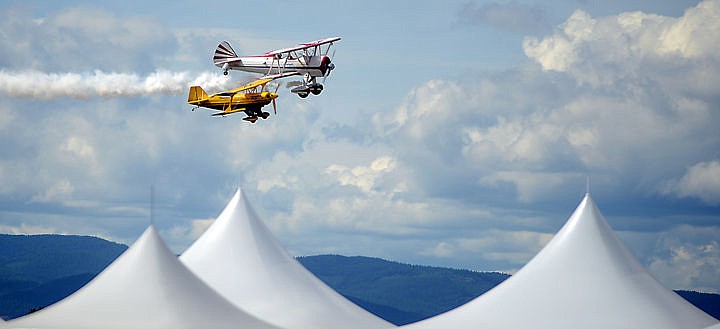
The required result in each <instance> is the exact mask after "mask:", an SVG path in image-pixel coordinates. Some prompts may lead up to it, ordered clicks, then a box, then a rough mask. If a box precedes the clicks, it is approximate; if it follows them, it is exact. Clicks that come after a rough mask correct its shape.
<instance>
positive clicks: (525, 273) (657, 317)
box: [407, 194, 717, 329]
mask: <svg viewBox="0 0 720 329" xmlns="http://www.w3.org/2000/svg"><path fill="white" fill-rule="evenodd" d="M715 323H717V320H715V319H714V318H712V317H710V316H709V315H707V314H705V313H704V312H702V311H700V310H698V309H697V308H695V307H694V306H692V305H691V304H689V303H688V302H686V301H685V300H684V299H683V298H681V297H680V296H678V295H677V294H675V293H674V292H673V291H671V290H668V289H666V288H664V287H663V286H662V285H661V284H660V283H658V282H657V281H656V280H655V279H654V278H653V277H652V276H651V275H650V274H648V273H647V271H645V269H644V268H643V266H642V265H641V264H640V263H639V262H638V261H637V260H636V259H635V258H634V257H633V256H632V255H631V254H630V252H629V251H628V250H627V249H626V248H625V247H624V246H623V244H622V243H621V242H620V241H619V240H618V239H617V237H616V236H615V234H614V233H613V231H612V229H611V228H610V227H609V226H608V224H607V222H606V221H605V219H604V218H603V216H602V214H601V213H600V211H599V210H598V208H597V207H596V206H595V203H594V202H593V200H592V199H591V198H590V195H589V194H588V195H586V196H585V198H584V199H583V200H582V202H581V203H580V205H579V206H578V207H577V209H576V210H575V212H574V213H573V214H572V216H571V217H570V219H569V220H568V221H567V223H566V224H565V225H564V226H563V228H562V229H561V230H560V231H559V232H558V233H557V234H556V235H555V237H554V238H553V239H552V240H551V241H550V242H549V243H548V245H547V246H545V248H543V250H542V251H540V253H538V254H537V256H535V258H533V259H532V260H531V261H530V262H529V263H528V264H527V265H525V266H524V267H523V268H522V269H520V271H518V272H517V273H516V274H515V275H513V276H512V277H510V278H509V279H507V280H506V281H505V282H503V283H501V284H500V285H498V286H497V287H495V288H494V289H492V290H490V291H488V292H487V293H486V294H484V295H482V296H480V297H478V298H476V299H474V300H472V301H470V302H468V303H467V304H465V305H462V306H460V307H458V308H456V309H454V310H451V311H449V312H446V313H444V314H440V315H438V316H435V317H433V318H430V319H427V320H424V321H421V322H417V323H414V324H410V325H408V326H407V327H408V329H426V328H435V329H463V328H468V329H469V328H495V329H500V328H522V329H532V328H552V329H564V328H568V329H569V328H603V329H613V328H628V329H636V328H654V329H660V328H677V329H701V328H705V327H707V326H710V325H713V324H715Z"/></svg>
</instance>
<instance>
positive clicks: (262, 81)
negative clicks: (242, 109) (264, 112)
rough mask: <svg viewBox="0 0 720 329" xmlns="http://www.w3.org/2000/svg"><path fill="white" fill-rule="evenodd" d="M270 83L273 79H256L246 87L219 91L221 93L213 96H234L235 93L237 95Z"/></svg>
mask: <svg viewBox="0 0 720 329" xmlns="http://www.w3.org/2000/svg"><path fill="white" fill-rule="evenodd" d="M270 81H273V79H257V80H255V81H253V82H250V83H248V84H246V85H244V86H242V87H239V88H235V89H230V90H226V91H221V92H219V93H217V94H215V95H214V96H230V95H234V94H237V93H239V92H241V91H245V90H248V89H253V88H256V87H258V86H263V85H265V84H266V83H268V82H270Z"/></svg>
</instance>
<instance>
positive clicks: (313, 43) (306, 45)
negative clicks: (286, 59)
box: [265, 37, 341, 55]
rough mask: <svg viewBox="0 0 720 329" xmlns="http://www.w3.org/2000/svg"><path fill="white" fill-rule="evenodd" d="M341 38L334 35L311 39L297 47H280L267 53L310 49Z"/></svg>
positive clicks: (275, 53)
mask: <svg viewBox="0 0 720 329" xmlns="http://www.w3.org/2000/svg"><path fill="white" fill-rule="evenodd" d="M340 39H341V38H340V37H333V38H326V39H320V40H315V41H311V42H308V43H301V44H299V45H297V46H295V47H290V48H284V49H278V50H273V51H269V52H267V53H265V55H279V54H286V53H289V52H292V51H296V50H303V49H308V48H312V47H317V46H320V45H324V44H326V43H331V42H335V41H338V40H340Z"/></svg>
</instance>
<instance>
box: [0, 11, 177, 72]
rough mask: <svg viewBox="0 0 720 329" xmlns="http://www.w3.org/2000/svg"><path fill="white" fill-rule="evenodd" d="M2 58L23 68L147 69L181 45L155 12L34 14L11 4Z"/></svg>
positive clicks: (0, 24)
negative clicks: (156, 18)
mask: <svg viewBox="0 0 720 329" xmlns="http://www.w3.org/2000/svg"><path fill="white" fill-rule="evenodd" d="M0 15H1V16H2V17H1V19H0V29H1V30H2V31H3V32H4V33H3V34H2V36H1V37H0V64H1V65H2V66H3V67H12V68H17V69H22V70H39V71H49V70H52V71H60V72H62V71H69V72H77V71H80V72H82V71H86V70H87V69H88V68H92V69H100V70H103V71H121V72H128V71H129V72H136V71H139V72H146V71H152V70H153V69H155V68H156V67H158V66H161V65H162V64H163V63H164V62H165V60H166V59H167V58H169V57H172V56H174V53H175V51H176V50H177V48H178V44H177V40H176V38H175V36H174V35H173V33H172V31H171V30H170V29H168V28H166V27H164V26H162V25H160V24H159V23H158V22H157V21H156V20H154V19H152V18H151V17H142V16H132V17H118V16H117V15H115V14H114V13H111V12H109V11H106V10H102V9H97V8H89V7H76V8H70V9H64V10H61V11H59V12H56V13H51V14H49V15H48V16H47V17H41V18H37V17H30V16H28V12H27V11H25V10H22V9H19V8H10V9H7V10H4V11H3V12H2V13H0Z"/></svg>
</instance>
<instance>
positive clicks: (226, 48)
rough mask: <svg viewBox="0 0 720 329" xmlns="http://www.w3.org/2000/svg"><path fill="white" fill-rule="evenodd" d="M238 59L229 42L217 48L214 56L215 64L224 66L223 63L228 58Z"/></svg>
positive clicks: (224, 42) (222, 43)
mask: <svg viewBox="0 0 720 329" xmlns="http://www.w3.org/2000/svg"><path fill="white" fill-rule="evenodd" d="M235 57H238V56H237V53H235V49H233V48H232V47H231V46H230V43H228V42H227V41H223V42H221V43H220V44H219V45H218V46H217V48H215V54H214V55H213V63H215V65H218V66H220V65H222V64H221V63H222V62H223V61H224V60H226V59H228V58H235Z"/></svg>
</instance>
